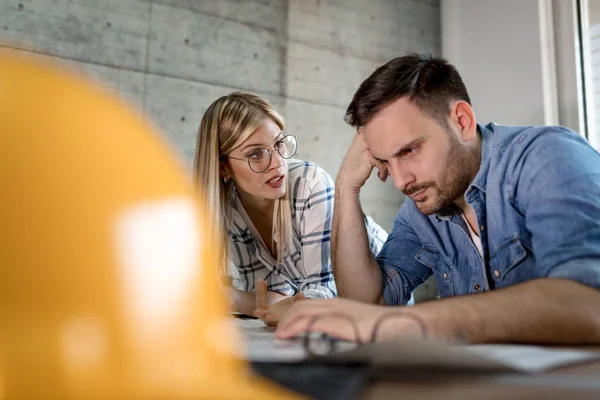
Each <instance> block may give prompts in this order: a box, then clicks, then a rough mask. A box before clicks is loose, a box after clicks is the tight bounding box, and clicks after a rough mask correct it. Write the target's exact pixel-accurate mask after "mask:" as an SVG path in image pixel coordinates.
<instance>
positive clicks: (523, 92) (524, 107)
mask: <svg viewBox="0 0 600 400" xmlns="http://www.w3.org/2000/svg"><path fill="white" fill-rule="evenodd" d="M544 2H545V3H550V1H549V0H504V1H497V0H442V10H443V16H442V21H443V22H442V26H443V30H442V34H443V36H442V39H443V55H444V56H445V57H447V58H448V59H449V60H450V61H451V62H452V63H453V64H454V65H456V67H457V68H458V70H459V72H460V73H461V75H462V77H463V80H464V81H465V84H466V86H467V88H468V90H469V94H470V96H471V100H472V102H473V107H474V109H475V113H476V116H477V119H478V121H479V122H482V123H488V122H490V121H494V122H496V123H498V124H504V125H548V124H553V123H554V124H555V123H558V118H557V116H556V115H552V114H554V111H555V110H553V109H551V108H552V107H553V106H554V105H548V104H547V100H548V97H549V96H550V95H551V93H549V91H548V85H547V83H548V82H546V81H545V78H546V77H547V76H546V75H545V72H546V71H545V67H547V66H548V62H547V59H546V58H545V54H544V51H546V50H547V49H549V48H551V47H552V44H551V43H547V41H546V40H545V39H546V38H545V32H544V26H543V25H542V24H543V23H544V19H543V16H542V15H541V12H542V9H541V6H542V5H545V4H544ZM554 89H555V88H554Z"/></svg>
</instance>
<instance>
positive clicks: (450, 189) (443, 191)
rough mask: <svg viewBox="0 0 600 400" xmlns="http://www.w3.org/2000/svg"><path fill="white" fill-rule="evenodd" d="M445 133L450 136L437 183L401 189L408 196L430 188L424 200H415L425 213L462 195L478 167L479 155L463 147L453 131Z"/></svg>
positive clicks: (443, 205) (450, 203)
mask: <svg viewBox="0 0 600 400" xmlns="http://www.w3.org/2000/svg"><path fill="white" fill-rule="evenodd" d="M447 134H448V136H449V138H450V149H449V151H448V155H447V158H446V166H445V168H444V174H443V175H442V178H441V180H440V182H439V184H438V183H437V182H434V181H428V182H423V183H419V184H417V185H413V186H411V187H410V188H408V189H407V190H403V193H404V194H405V195H406V196H410V195H413V194H415V193H418V192H420V191H421V190H423V189H427V188H431V189H432V190H431V193H429V197H428V198H427V199H426V201H425V202H417V201H415V204H416V206H417V208H418V209H419V211H420V212H421V213H422V214H425V215H430V214H435V213H438V212H440V211H442V210H444V209H446V208H448V207H449V206H450V205H452V203H454V202H455V201H456V200H457V199H458V198H461V197H463V196H464V194H465V192H466V191H467V188H468V187H469V185H470V184H471V181H472V180H473V178H474V177H475V174H476V173H477V170H478V169H479V163H480V159H479V157H478V156H476V155H474V154H472V153H469V152H468V151H467V150H466V149H465V148H463V147H462V145H461V143H460V142H459V139H458V138H457V137H456V136H455V135H454V133H453V132H448V133H447Z"/></svg>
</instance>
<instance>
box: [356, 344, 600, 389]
mask: <svg viewBox="0 0 600 400" xmlns="http://www.w3.org/2000/svg"><path fill="white" fill-rule="evenodd" d="M585 349H586V350H593V351H598V352H600V347H594V348H589V347H588V348H585ZM362 398H364V399H366V400H379V399H381V400H384V399H385V400H387V399H392V398H407V399H419V400H429V399H431V400H441V399H443V400H454V399H457V400H458V399H460V400H469V399H478V400H479V399H489V400H496V399H498V400H500V399H502V400H504V399H544V400H546V399H569V400H575V399H596V398H600V360H596V361H593V362H589V363H586V364H579V365H574V366H570V367H565V368H560V369H556V370H553V371H549V372H547V373H544V374H540V375H524V374H505V375H480V376H473V375H466V374H464V375H455V376H449V375H445V376H443V377H442V376H440V377H437V378H431V377H424V376H413V377H405V378H394V379H393V380H391V379H388V378H382V379H378V380H375V381H374V382H372V383H371V384H370V385H368V387H367V388H366V389H365V391H364V393H363V396H362Z"/></svg>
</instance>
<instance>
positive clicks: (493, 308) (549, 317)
mask: <svg viewBox="0 0 600 400" xmlns="http://www.w3.org/2000/svg"><path fill="white" fill-rule="evenodd" d="M599 304H600V292H599V291H598V290H597V289H593V288H590V287H587V286H584V285H582V284H580V283H577V282H572V281H569V280H565V279H537V280H533V281H529V282H525V283H522V284H519V285H515V286H512V287H509V288H505V289H500V290H497V291H491V292H487V293H483V294H478V295H470V296H459V297H454V298H449V299H444V300H443V301H438V302H431V303H423V304H421V305H417V306H415V307H413V308H412V312H414V313H416V314H417V315H421V316H422V317H423V319H424V320H425V321H426V325H427V327H428V329H429V330H430V332H431V334H432V335H433V336H434V337H438V338H442V339H449V340H453V339H465V340H467V341H468V342H470V343H484V342H486V343H491V342H519V343H540V344H587V343H600V308H599V306H598V305H599Z"/></svg>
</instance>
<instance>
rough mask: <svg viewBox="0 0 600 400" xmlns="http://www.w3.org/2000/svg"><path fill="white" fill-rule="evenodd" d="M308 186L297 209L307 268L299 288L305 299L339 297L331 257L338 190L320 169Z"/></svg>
mask: <svg viewBox="0 0 600 400" xmlns="http://www.w3.org/2000/svg"><path fill="white" fill-rule="evenodd" d="M307 183H308V187H307V189H308V190H307V192H306V194H305V195H304V196H302V197H303V198H304V199H305V201H304V202H302V203H301V209H300V210H297V212H298V213H299V217H300V223H299V230H300V241H301V247H302V265H303V267H304V271H302V272H303V274H304V277H303V280H302V282H300V285H299V286H300V291H301V292H302V293H304V295H305V296H306V297H310V298H321V299H328V298H332V297H335V296H336V295H337V290H336V287H335V281H334V279H333V271H332V268H331V259H330V254H329V251H330V247H331V222H332V218H333V202H334V192H335V190H334V185H333V181H332V179H331V177H330V176H329V175H328V174H327V173H326V172H325V171H324V170H322V169H320V168H319V169H318V171H317V173H316V175H315V178H314V180H312V181H310V182H307Z"/></svg>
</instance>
